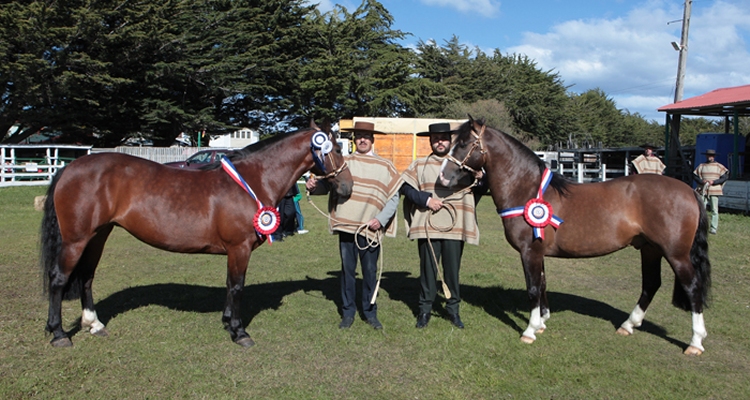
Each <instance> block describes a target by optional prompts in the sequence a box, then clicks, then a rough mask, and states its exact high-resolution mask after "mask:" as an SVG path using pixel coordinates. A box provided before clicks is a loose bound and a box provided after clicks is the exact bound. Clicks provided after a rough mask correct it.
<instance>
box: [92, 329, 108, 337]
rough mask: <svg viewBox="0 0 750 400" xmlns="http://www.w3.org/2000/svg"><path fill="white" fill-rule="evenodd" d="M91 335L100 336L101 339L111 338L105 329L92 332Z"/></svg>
mask: <svg viewBox="0 0 750 400" xmlns="http://www.w3.org/2000/svg"><path fill="white" fill-rule="evenodd" d="M91 334H92V335H94V336H99V337H107V336H109V332H107V330H106V329H104V328H102V329H99V330H98V331H96V332H91Z"/></svg>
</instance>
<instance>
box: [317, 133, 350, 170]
mask: <svg viewBox="0 0 750 400" xmlns="http://www.w3.org/2000/svg"><path fill="white" fill-rule="evenodd" d="M332 139H333V136H332V135H331V134H330V133H329V134H328V135H326V134H325V133H323V132H320V131H318V132H315V134H314V135H313V137H312V140H311V141H310V152H311V153H312V155H313V161H314V162H315V165H317V166H318V168H320V170H321V171H323V173H324V174H325V175H321V176H318V175H316V176H315V179H328V178H335V177H336V176H338V175H339V174H340V173H341V171H343V170H344V169H345V168H347V165H346V161H344V163H343V164H341V166H336V161H335V160H334V159H333V155H331V151H332V150H333V143H332ZM325 157H328V161H330V162H331V168H333V171H331V172H328V173H326V165H325V161H324V158H325Z"/></svg>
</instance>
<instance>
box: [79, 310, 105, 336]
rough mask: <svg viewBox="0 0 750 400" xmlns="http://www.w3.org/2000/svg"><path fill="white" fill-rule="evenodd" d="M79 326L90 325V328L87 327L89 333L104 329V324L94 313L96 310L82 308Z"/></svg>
mask: <svg viewBox="0 0 750 400" xmlns="http://www.w3.org/2000/svg"><path fill="white" fill-rule="evenodd" d="M81 327H83V328H85V327H91V329H89V333H91V334H94V333H97V332H99V331H100V330H102V329H104V324H103V323H101V321H99V318H98V317H97V315H96V311H93V310H88V309H85V308H84V309H83V313H82V315H81Z"/></svg>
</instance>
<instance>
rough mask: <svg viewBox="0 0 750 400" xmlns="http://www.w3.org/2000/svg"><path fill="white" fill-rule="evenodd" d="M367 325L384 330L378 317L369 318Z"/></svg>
mask: <svg viewBox="0 0 750 400" xmlns="http://www.w3.org/2000/svg"><path fill="white" fill-rule="evenodd" d="M367 323H368V324H370V326H371V327H373V328H374V329H383V324H381V323H380V321H378V317H370V318H367Z"/></svg>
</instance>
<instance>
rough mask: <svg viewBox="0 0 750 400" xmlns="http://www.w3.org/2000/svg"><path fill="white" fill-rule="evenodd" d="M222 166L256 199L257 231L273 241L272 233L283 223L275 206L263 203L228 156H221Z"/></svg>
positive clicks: (254, 219)
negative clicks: (267, 205)
mask: <svg viewBox="0 0 750 400" xmlns="http://www.w3.org/2000/svg"><path fill="white" fill-rule="evenodd" d="M221 168H222V169H223V170H224V172H226V173H227V174H228V175H229V176H230V177H231V178H232V180H233V181H235V182H236V183H237V184H238V185H240V187H241V188H242V189H243V190H244V191H245V192H247V194H249V195H250V197H252V199H253V200H255V205H256V206H257V207H258V211H257V212H256V213H255V215H254V216H253V226H254V228H255V232H257V233H258V235H260V236H261V238H262V237H263V236H265V237H266V238H268V243H273V235H272V233H273V232H274V231H275V230H276V228H278V226H279V225H280V224H281V218H280V217H279V212H278V211H276V209H275V208H273V207H264V206H263V203H261V201H260V200H259V199H258V196H256V195H255V192H253V189H251V188H250V185H248V184H247V182H246V181H245V179H244V178H243V177H242V175H240V173H239V172H238V171H237V168H235V167H234V164H232V162H231V161H229V159H228V158H227V157H226V156H223V157H222V158H221Z"/></svg>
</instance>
